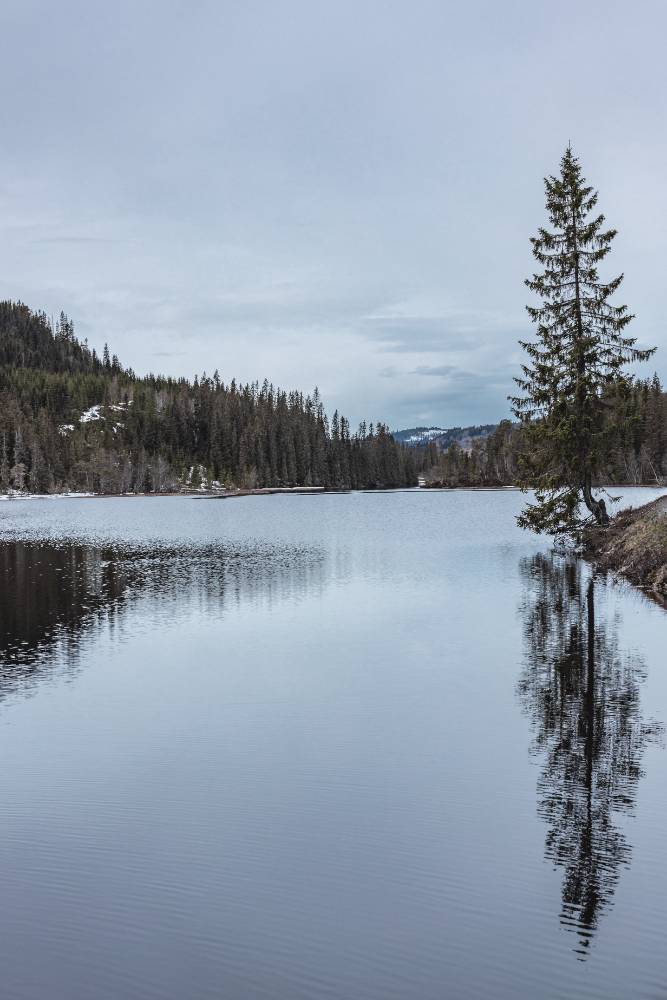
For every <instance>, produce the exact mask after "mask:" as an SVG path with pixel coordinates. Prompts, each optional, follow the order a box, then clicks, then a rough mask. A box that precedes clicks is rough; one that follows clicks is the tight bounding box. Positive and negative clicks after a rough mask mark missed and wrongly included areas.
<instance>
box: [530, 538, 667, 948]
mask: <svg viewBox="0 0 667 1000" xmlns="http://www.w3.org/2000/svg"><path fill="white" fill-rule="evenodd" d="M522 576H523V579H524V584H525V593H524V598H523V603H522V606H521V613H522V618H523V624H524V640H525V663H524V668H523V671H522V674H521V677H520V681H519V685H518V691H519V697H520V700H521V703H522V705H523V707H524V709H525V711H526V713H527V714H528V716H529V717H530V719H531V721H532V725H533V731H534V739H533V744H532V747H531V752H532V753H534V754H535V755H536V756H538V757H539V758H540V761H541V773H540V777H539V779H538V783H537V800H538V813H539V815H540V817H541V818H542V819H543V820H544V822H545V823H546V825H547V834H546V841H545V856H546V858H547V860H548V861H550V862H552V863H553V864H554V865H555V866H556V867H557V868H558V869H561V870H562V907H561V912H560V920H561V923H562V924H563V925H564V926H565V927H566V928H568V929H570V930H572V931H573V932H575V933H576V935H577V943H576V946H575V951H576V952H577V955H578V956H579V957H580V958H581V959H585V957H586V955H587V954H588V950H589V948H590V945H591V943H592V939H593V937H594V935H595V932H596V930H597V928H598V925H599V921H600V918H601V917H602V915H603V914H604V912H605V911H606V910H607V909H608V908H609V906H610V905H611V903H612V899H613V896H614V892H615V889H616V886H617V884H618V881H619V878H620V875H621V872H622V870H623V868H626V867H628V866H629V864H630V860H631V852H632V846H631V844H630V842H629V841H628V839H627V836H626V834H625V832H624V830H623V829H622V828H621V826H622V822H621V821H622V817H623V816H624V815H625V814H630V813H632V812H633V811H634V808H635V803H636V797H637V788H638V784H639V779H640V778H641V777H642V770H641V760H642V755H643V752H644V748H645V746H646V743H647V741H648V740H650V739H653V738H655V737H656V736H657V735H658V734H659V732H660V728H661V727H660V726H659V725H658V724H656V723H650V722H646V721H645V720H644V719H643V718H642V714H641V706H640V685H641V682H642V681H643V679H644V677H645V668H644V664H643V662H642V660H641V658H640V657H638V656H637V655H636V654H633V653H628V652H625V651H623V650H622V649H621V648H620V645H619V622H618V620H617V619H615V618H614V617H613V616H611V615H608V614H606V613H605V612H606V608H598V607H596V604H597V603H599V602H598V601H596V586H597V585H596V581H595V580H594V578H593V577H592V575H591V574H590V570H589V569H588V567H587V566H585V565H584V564H582V563H581V561H579V560H575V559H567V558H562V557H558V556H551V555H545V554H539V555H536V556H534V557H533V558H531V559H527V560H525V561H524V562H523V563H522Z"/></svg>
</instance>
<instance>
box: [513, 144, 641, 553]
mask: <svg viewBox="0 0 667 1000" xmlns="http://www.w3.org/2000/svg"><path fill="white" fill-rule="evenodd" d="M560 166H561V169H560V176H558V177H554V176H550V177H547V178H545V182H544V184H545V191H546V208H547V213H548V216H549V221H550V223H551V226H552V229H550V230H547V229H545V228H540V229H539V230H538V235H537V236H536V237H534V238H533V239H532V240H531V242H532V246H533V255H534V257H535V259H536V260H537V262H538V263H539V264H540V266H541V271H540V272H539V273H536V274H533V276H532V278H529V279H527V281H526V284H527V286H528V288H530V290H531V291H532V292H535V293H536V294H537V295H538V296H539V297H540V298H541V300H542V302H541V304H540V305H538V306H528V307H527V308H528V313H529V315H530V318H531V320H532V321H533V322H534V323H535V324H536V326H537V336H536V341H535V342H534V343H529V342H525V341H521V346H522V347H523V348H524V350H525V351H526V352H527V354H528V363H527V364H525V365H522V370H523V376H522V377H521V378H517V379H516V380H515V381H516V382H517V384H518V386H519V389H520V390H521V392H522V393H523V395H521V396H517V397H513V398H512V400H511V401H512V404H513V409H514V413H515V415H516V416H517V417H518V418H519V419H520V420H521V421H522V422H523V423H524V424H525V430H526V435H525V443H526V445H527V454H526V455H525V457H524V459H523V462H522V469H521V471H520V479H519V485H520V486H521V487H522V489H524V490H528V489H533V490H535V495H536V501H535V503H531V504H528V505H527V506H526V508H525V510H524V511H523V513H522V514H521V516H520V517H519V524H520V525H521V526H522V527H524V528H531V529H533V530H535V531H542V532H547V533H549V534H560V533H563V532H566V533H571V532H573V531H576V529H577V528H578V527H579V526H580V524H581V519H580V517H579V508H580V503H581V502H582V501H583V503H584V504H585V506H586V507H587V508H588V510H589V512H590V514H591V515H592V516H593V518H594V519H595V521H596V522H597V523H598V524H600V525H604V524H607V523H608V520H609V518H608V514H607V509H606V506H605V502H604V500H603V499H602V498H600V497H599V496H598V497H595V496H594V495H593V490H592V484H593V481H594V479H595V477H596V475H597V474H598V473H599V472H600V469H601V467H602V463H603V460H604V457H605V456H604V451H605V446H604V407H605V401H604V395H605V391H606V390H608V389H609V387H610V386H612V385H624V384H625V385H627V386H629V385H630V383H631V381H632V379H631V376H629V375H628V374H627V372H625V371H624V368H625V366H626V365H627V364H629V363H631V362H634V361H644V360H646V359H647V358H648V357H649V356H650V355H651V354H652V353H653V351H652V350H639V349H638V348H636V347H635V343H636V341H635V339H633V338H631V337H627V336H625V333H624V331H625V328H626V326H627V325H628V323H629V322H630V321H631V319H632V316H631V315H630V314H629V313H628V309H627V306H624V305H613V304H612V303H611V302H610V299H611V298H612V296H613V295H614V294H615V292H616V291H617V290H618V287H619V285H620V284H621V281H622V280H623V275H620V276H619V277H617V278H613V279H612V280H610V281H602V280H601V279H600V277H599V276H598V264H599V263H600V262H601V261H602V260H603V259H604V258H605V257H606V256H607V254H608V253H609V251H610V249H611V244H612V241H613V239H614V237H615V236H616V230H614V229H607V228H605V219H604V216H603V215H600V214H596V213H595V211H594V210H595V207H596V204H597V200H598V195H597V192H596V191H594V190H593V188H592V187H590V186H588V185H587V183H586V181H585V178H584V177H583V176H582V174H581V168H580V166H579V162H578V160H577V158H576V157H575V156H574V154H573V152H572V149H571V148H570V147H569V146H568V148H567V149H566V151H565V153H564V155H563V157H562V159H561V165H560Z"/></svg>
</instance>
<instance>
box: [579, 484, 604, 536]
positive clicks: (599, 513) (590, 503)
mask: <svg viewBox="0 0 667 1000" xmlns="http://www.w3.org/2000/svg"><path fill="white" fill-rule="evenodd" d="M581 492H582V494H583V497H584V503H585V504H586V506H587V507H588V509H589V511H590V512H591V514H592V515H593V517H594V518H595V520H596V521H597V523H598V524H600V525H603V526H606V525H607V524H609V514H608V513H607V505H606V503H605V502H604V500H602V499H600V500H596V499H595V497H594V496H593V494H592V492H591V479H590V476H586V479H585V480H584V482H583V484H582V487H581Z"/></svg>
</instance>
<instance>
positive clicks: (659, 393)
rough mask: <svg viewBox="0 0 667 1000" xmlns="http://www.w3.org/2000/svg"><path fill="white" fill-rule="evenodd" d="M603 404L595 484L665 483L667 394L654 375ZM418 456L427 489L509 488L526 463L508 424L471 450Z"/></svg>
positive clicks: (522, 445) (518, 436)
mask: <svg viewBox="0 0 667 1000" xmlns="http://www.w3.org/2000/svg"><path fill="white" fill-rule="evenodd" d="M604 401H605V404H606V405H605V408H606V417H605V422H604V428H603V430H602V432H601V434H600V437H599V441H598V442H597V451H598V459H597V471H596V477H595V478H596V484H597V485H602V484H605V483H606V484H619V485H621V484H623V485H633V486H641V485H651V484H654V485H655V484H658V485H663V484H665V483H667V394H666V393H665V392H664V391H663V388H662V386H661V384H660V380H659V379H658V376H657V375H654V377H653V378H652V379H650V380H647V381H640V380H638V381H636V382H634V383H633V384H632V386H631V388H630V389H629V390H622V389H620V388H618V389H612V390H610V391H609V392H608V393H607V395H606V396H605V400H604ZM420 451H422V459H421V464H423V467H424V470H425V471H424V478H425V480H426V484H427V485H429V486H445V487H455V486H513V485H514V484H515V483H516V482H517V479H518V478H519V470H520V467H521V463H522V462H525V461H527V460H529V459H530V454H529V449H528V446H527V443H526V435H525V433H524V430H523V428H522V427H521V425H520V424H516V423H512V422H510V421H509V420H504V421H502V422H501V423H500V424H499V425H498V427H497V428H496V429H495V431H493V433H491V434H490V435H489V436H488V437H487V438H485V439H479V440H475V441H473V442H472V445H471V447H470V448H469V449H465V450H464V449H462V448H461V447H460V446H459V445H458V444H453V445H451V447H449V448H448V449H447V450H446V451H439V450H438V448H437V446H436V445H434V444H429V445H427V446H426V447H424V448H420Z"/></svg>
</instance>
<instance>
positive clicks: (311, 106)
mask: <svg viewBox="0 0 667 1000" xmlns="http://www.w3.org/2000/svg"><path fill="white" fill-rule="evenodd" d="M666 35H667V5H666V4H665V3H664V0H650V2H649V0H644V2H642V0H635V2H634V3H633V4H629V3H627V0H625V2H623V3H618V2H615V0H605V2H587V0H577V2H571V0H561V2H560V3H559V4H557V5H554V4H553V3H543V2H541V0H533V2H532V3H528V2H527V0H503V2H502V3H500V2H498V0H466V2H465V3H463V2H460V0H457V2H456V3H453V2H447V0H435V2H430V0H404V2H403V0H399V2H392V0H378V2H370V0H266V2H264V0H262V2H255V0H235V2H227V0H203V2H200V0H187V2H176V0H155V2H142V0H132V2H130V0H115V2H114V3H101V2H97V0H85V2H78V0H77V2H72V0H59V3H58V4H53V3H52V2H46V0H40V2H31V0H2V2H1V3H0V38H1V39H2V58H1V59H0V86H1V88H2V90H1V92H2V102H1V105H0V123H1V126H2V128H1V134H2V155H1V156H0V297H2V298H12V299H21V300H23V301H24V302H26V303H28V304H29V305H30V306H32V307H33V308H35V309H44V310H45V311H46V312H47V313H49V314H53V315H54V316H57V315H58V313H59V312H60V310H61V309H64V310H65V311H66V312H67V313H68V314H69V315H70V316H71V318H72V319H73V320H74V323H75V328H76V331H77V333H78V334H79V335H80V336H81V337H88V339H89V342H90V343H91V344H92V345H94V346H97V347H98V348H101V346H102V345H103V344H104V342H105V341H108V342H109V345H110V348H111V350H112V351H113V352H116V353H117V354H118V355H119V357H120V359H121V361H122V362H123V363H125V364H126V365H130V366H132V367H133V368H134V369H135V370H136V371H137V372H139V373H144V372H147V371H161V372H165V373H168V374H172V375H181V374H184V375H188V376H192V375H193V374H194V373H195V372H198V373H200V372H201V371H202V370H206V371H207V372H208V373H212V372H213V370H214V369H215V368H218V369H219V371H220V373H221V375H222V377H223V378H224V379H225V380H229V379H231V378H232V377H233V376H236V377H237V378H238V379H241V380H244V381H245V380H252V379H255V378H257V379H260V380H261V379H263V378H264V377H265V376H267V377H268V378H269V379H271V380H272V381H274V382H275V383H277V384H280V385H283V386H285V387H288V388H291V387H298V388H302V389H304V390H307V389H310V388H312V386H314V385H315V384H317V385H319V387H320V390H321V392H322V394H323V397H324V399H325V402H326V404H327V407H328V408H329V410H333V408H334V407H338V408H339V409H340V410H342V411H343V412H344V413H346V414H348V415H349V416H350V417H351V418H352V419H353V420H354V421H356V420H358V419H360V418H361V417H362V416H365V417H367V418H370V419H378V418H379V419H384V420H386V421H387V422H388V423H389V424H390V425H391V426H392V427H395V428H398V427H404V426H412V425H415V424H432V423H435V424H440V425H445V426H448V425H452V424H469V423H477V422H487V421H492V420H495V419H497V418H499V417H501V416H505V415H507V412H508V411H507V403H506V396H507V394H508V392H510V391H511V390H512V381H511V379H512V375H513V374H514V373H515V372H516V369H517V365H518V362H519V352H518V349H517V346H516V340H517V337H519V336H526V334H527V333H529V329H530V328H529V324H528V322H527V316H526V313H525V311H524V305H525V303H526V301H527V295H528V293H527V290H526V289H525V288H524V286H523V279H524V277H526V275H527V274H528V273H530V271H531V270H532V258H531V256H530V246H529V242H528V238H529V236H530V235H532V234H533V233H534V231H535V229H536V227H537V226H538V225H540V224H541V223H542V222H543V221H544V207H543V185H542V178H543V176H544V174H545V173H549V172H552V171H555V170H557V168H558V161H559V158H560V156H561V153H562V151H563V148H564V147H565V146H566V144H567V142H568V140H570V141H571V142H572V144H573V146H574V148H575V152H576V153H577V154H578V155H579V157H580V159H581V162H582V166H583V168H584V172H585V173H586V175H587V177H588V179H589V180H590V181H591V182H592V183H594V185H595V186H596V187H597V188H598V189H599V191H600V207H601V209H602V211H604V212H605V214H606V216H607V219H608V220H609V222H610V223H611V224H612V225H614V226H616V227H617V228H618V229H619V236H618V238H617V240H616V243H615V246H614V251H613V255H612V257H610V258H609V260H610V269H609V274H611V271H612V270H618V271H624V272H625V274H626V281H625V284H624V286H623V289H622V292H623V295H622V300H623V301H626V302H627V303H628V304H629V306H630V307H631V309H632V311H633V312H635V313H636V316H637V318H636V320H635V322H634V324H633V326H632V328H631V329H632V330H633V332H634V335H635V336H636V337H638V338H639V340H640V342H641V343H642V344H657V345H658V346H659V348H660V351H659V352H658V355H657V356H656V358H655V361H654V362H653V363H652V364H651V366H650V370H651V372H652V371H653V369H654V368H657V370H658V371H659V372H660V374H661V376H662V377H663V378H664V379H665V380H666V381H667V326H666V324H665V316H666V314H667V309H666V308H665V306H666V301H665V300H666V298H667V291H666V289H667V282H666V280H665V271H666V268H667V232H666V226H667V221H666V220H667V169H666V167H667V164H666V162H665V161H666V157H667V128H666V125H667V122H666V120H665V118H666V115H665V108H666V107H667V85H666V75H665V57H664V45H665V37H666Z"/></svg>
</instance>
